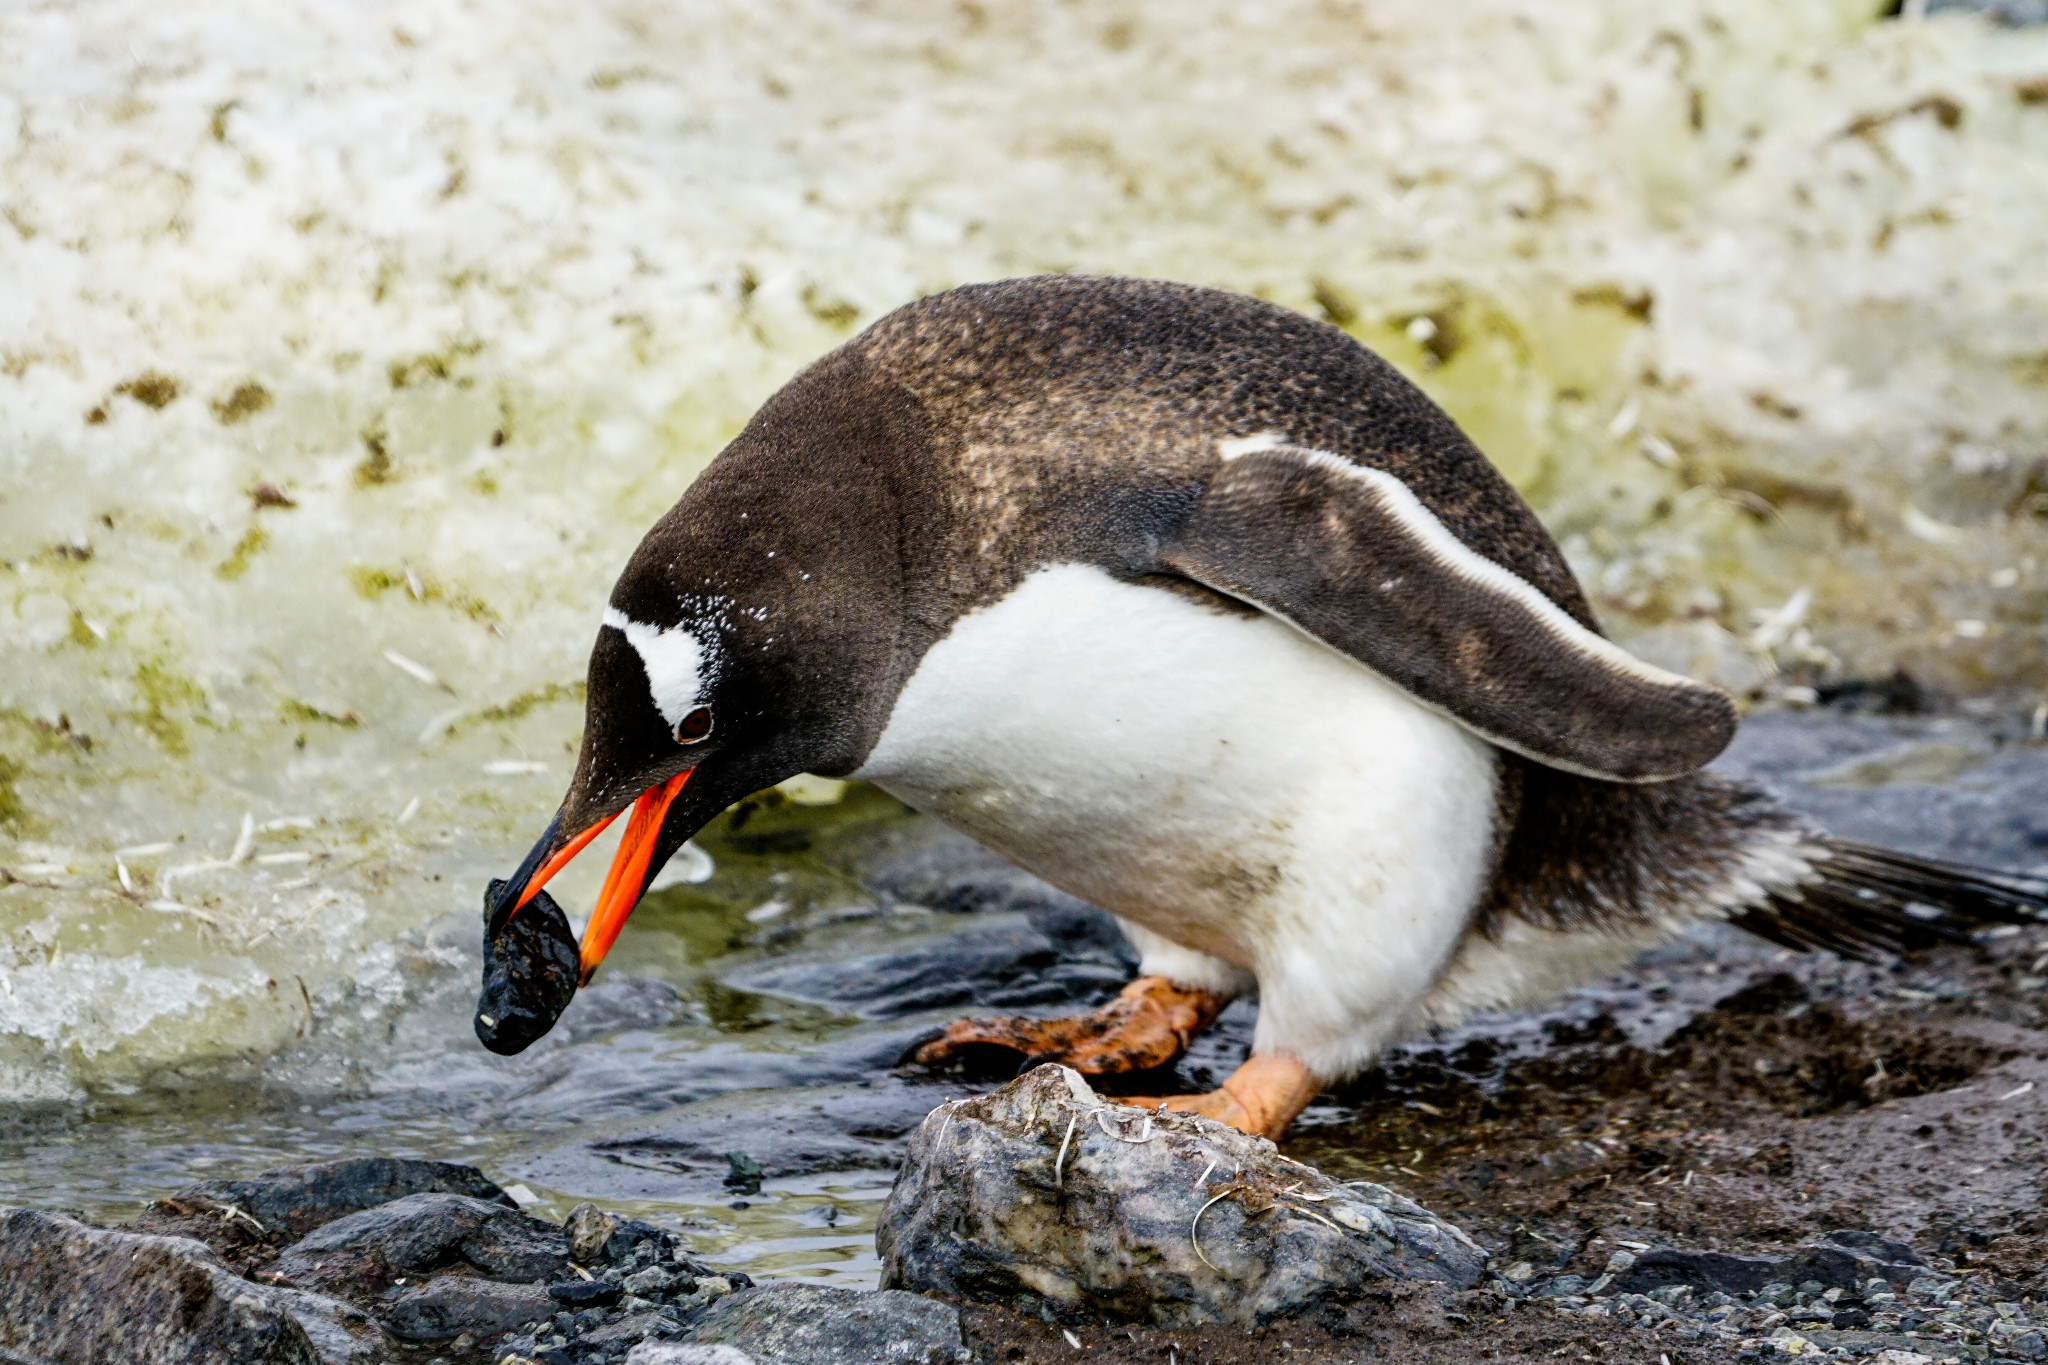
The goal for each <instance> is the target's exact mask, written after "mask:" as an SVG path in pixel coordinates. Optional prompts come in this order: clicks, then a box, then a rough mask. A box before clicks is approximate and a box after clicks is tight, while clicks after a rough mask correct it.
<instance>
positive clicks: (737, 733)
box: [487, 367, 916, 981]
mask: <svg viewBox="0 0 2048 1365" xmlns="http://www.w3.org/2000/svg"><path fill="white" fill-rule="evenodd" d="M821 368H822V367H821ZM837 387H838V389H839V390H845V389H846V388H847V387H848V386H847V385H845V384H844V383H841V384H840V385H839V386H837ZM854 392H855V395H856V396H858V390H857V389H855V390H854ZM820 407H821V405H820V404H818V403H816V402H812V403H810V404H808V405H795V406H794V410H792V405H791V404H789V403H788V402H787V401H786V400H781V399H779V400H777V401H775V402H771V403H770V404H769V406H768V407H767V408H764V409H763V410H762V412H761V414H760V415H758V416H757V417H756V418H755V420H754V422H753V423H752V424H750V425H749V427H748V429H747V431H745V432H743V433H742V434H741V436H740V437H739V438H738V439H737V440H736V441H735V442H734V443H733V445H732V446H731V447H730V448H728V450H727V451H726V452H725V454H724V455H722V456H721V457H720V458H719V459H718V460H717V461H716V462H714V463H713V465H712V466H711V468H710V469H708V470H706V471H705V473H704V474H703V475H702V476H701V477H699V479H698V480H697V482H696V483H694V484H693V485H691V487H690V489H689V490H688V492H687V493H686V494H685V495H684V497H683V499H682V501H681V502H679V503H677V504H676V506H675V507H674V508H673V509H671V510H670V511H669V513H668V514H667V515H666V516H664V517H663V518H662V519H661V520H660V521H659V522H657V523H655V525H654V527H653V528H652V529H651V530H649V531H648V533H647V536H646V538H645V539H643V540H642V541H641V543H640V546H639V548H638V549H637V550H636V551H635V552H634V554H633V557H632V559H631V560H630V561H629V562H628V563H627V565H626V568H625V572H624V573H623V574H622V575H621V576H620V578H619V581H618V583H617V585H616V586H615V587H614V588H613V589H612V594H611V599H610V601H609V603H608V604H607V605H606V607H605V609H604V614H603V619H602V624H601V625H600V626H599V628H598V633H597V641H596V643H595V645H594V646H593V647H592V649H591V653H590V673H589V689H588V694H587V698H586V702H585V715H584V729H583V745H582V749H581V751H580V753H579V755H578V757H577V761H576V772H575V775H574V776H573V777H572V778H571V779H570V782H569V790H568V792H567V794H566V795H565V796H564V797H563V800H562V805H561V808H560V809H559V810H558V811H556V813H555V816H554V819H553V820H551V821H550V822H549V824H548V827H547V829H546V830H545V831H544V832H543V833H542V835H541V837H540V839H539V841H538V842H536V843H535V844H534V846H533V849H532V851H531V852H530V853H528V854H527V856H526V860H525V861H524V862H523V863H522V864H521V865H520V867H519V869H518V870H517V871H516V872H514V873H513V874H512V876H511V877H510V878H508V879H507V880H506V882H505V885H504V889H503V890H502V891H501V893H500V894H499V895H498V897H497V899H496V900H495V901H494V902H493V903H492V905H491V908H490V910H489V913H488V915H487V932H489V933H490V934H494V935H495V934H496V933H497V932H498V931H499V929H500V928H502V927H503V926H504V925H505V923H506V919H507V917H509V916H510V915H512V914H514V913H516V912H517V911H518V909H519V908H520V907H521V906H523V905H525V904H526V903H527V902H528V901H530V900H532V899H533V897H534V895H535V894H536V893H538V892H539V890H540V889H541V887H542V886H544V885H545V884H546V883H547V881H548V879H549V878H551V877H553V876H554V875H555V873H557V872H559V871H560V870H561V869H562V868H563V867H565V866H567V865H568V863H569V862H570V860H571V859H573V858H574V857H575V856H576V855H577V854H578V853H579V852H581V851H582V849H583V847H584V846H585V845H586V844H588V843H589V842H590V841H591V840H592V839H594V838H596V837H597V835H598V834H599V833H600V832H601V831H602V830H604V829H605V827H606V826H608V825H610V824H611V823H612V822H613V821H614V820H616V819H617V818H618V817H619V816H620V815H621V814H623V813H625V812H627V811H628V810H630V811H631V815H630V817H629V819H628V820H627V824H626V833H625V837H624V838H623V839H622V840H621V841H620V843H619V848H618V852H617V853H616V855H614V857H613V860H612V866H611V871H610V873H609V875H608V876H607V877H606V878H605V883H604V889H603V890H602V891H600V892H599V893H598V899H597V904H596V906H595V907H594V908H593V909H592V911H591V916H590V920H589V923H588V925H587V927H586V928H585V930H584V933H583V941H582V948H581V972H582V979H583V980H584V981H588V980H589V979H590V975H591V973H592V972H594V971H596V970H597V966H598V964H599V963H600V962H602V961H603V960H604V956H605V953H606V952H607V951H609V950H610V948H611V946H612V943H613V941H614V940H616V939H617V937H618V935H619V931H620V929H621V928H622V927H624V925H625V922H626V917H627V916H628V915H630V914H631V913H632V911H633V907H634V906H636V905H637V904H638V903H639V901H640V897H641V895H642V894H643V893H644V892H645V890H646V888H647V884H648V883H649V882H650V881H651V880H653V878H654V875H655V874H656V873H657V872H659V871H660V870H661V867H662V865H663V864H664V863H666V862H667V861H668V859H669V857H670V856H671V855H672V854H674V853H675V851H676V850H677V849H679V848H681V847H682V845H683V843H684V841H685V840H687V839H688V838H689V837H690V836H691V835H693V834H695V833H696V832H697V831H698V830H699V829H701V828H703V826H704V825H705V824H706V823H707V822H708V821H710V820H711V819H712V817H714V816H716V815H717V814H718V813H719V812H720V811H722V810H724V809H725V808H726V807H727V806H729V805H731V804H732V803H733V802H735V801H738V800H740V799H741V798H743V797H745V796H747V795H749V794H751V793H753V792H757V791H760V790H761V789H763V788H765V787H770V786H773V785H774V784H775V783H777V782H780V781H782V780H784V779H785V778H789V777H792V776H794V775H796V774H797V773H802V772H813V773H820V774H826V775H834V776H840V775H844V774H846V773H849V772H851V771H853V770H854V769H855V768H857V767H858V766H859V765H860V761H861V760H862V758H864V757H865V756H866V753H867V751H868V750H869V749H870V748H871V747H872V746H873V744H874V741H875V738H876V737H877V736H878V735H879V734H880V732H881V728H882V726H883V725H884V724H885V723H886V719H887V714H886V712H887V707H888V704H889V702H890V700H891V699H893V696H894V690H895V687H896V685H897V679H898V677H899V675H900V674H901V673H902V671H903V670H902V668H901V667H900V661H899V658H898V656H899V653H900V648H899V644H900V641H899V637H900V636H901V635H902V631H901V629H900V627H901V621H902V613H903V604H902V583H903V570H902V563H901V549H900V546H901V540H902V537H901V536H900V535H899V533H898V527H897V525H896V521H897V514H898V509H897V505H896V502H895V500H894V499H893V498H892V497H891V496H890V495H889V488H888V484H887V481H886V480H884V479H880V478H878V477H877V476H876V473H875V464H874V462H875V460H876V458H877V457H878V455H883V454H887V453H889V452H894V451H900V450H902V449H903V448H904V447H905V445H906V442H914V440H915V439H916V438H915V434H914V433H910V434H908V435H906V433H904V432H903V430H902V429H901V425H900V424H899V423H896V422H894V421H893V420H892V419H891V413H890V408H889V405H888V404H887V403H884V402H874V401H870V402H865V403H860V404H847V403H835V404H833V405H832V406H831V407H828V408H825V409H824V410H823V411H820V410H819V409H820Z"/></svg>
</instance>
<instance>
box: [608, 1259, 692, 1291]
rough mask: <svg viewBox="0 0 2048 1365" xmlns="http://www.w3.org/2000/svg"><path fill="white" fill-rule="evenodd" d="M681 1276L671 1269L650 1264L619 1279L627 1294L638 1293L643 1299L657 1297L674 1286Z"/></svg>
mask: <svg viewBox="0 0 2048 1365" xmlns="http://www.w3.org/2000/svg"><path fill="white" fill-rule="evenodd" d="M682 1278H683V1277H682V1276H680V1275H678V1274H677V1273H676V1272H675V1271H673V1270H668V1269H665V1268H663V1267H661V1266H658V1265H651V1266H649V1267H647V1269H645V1270H636V1271H634V1272H633V1273H632V1274H630V1275H628V1276H627V1277H626V1278H625V1279H623V1280H621V1281H619V1284H620V1285H621V1287H623V1288H624V1289H625V1291H626V1292H627V1293H628V1294H638V1295H639V1296H640V1297H641V1298H643V1299H658V1298H660V1297H661V1296H662V1295H664V1294H666V1293H668V1292H669V1291H670V1290H671V1289H674V1288H675V1287H676V1282H677V1281H678V1280H680V1279H682Z"/></svg>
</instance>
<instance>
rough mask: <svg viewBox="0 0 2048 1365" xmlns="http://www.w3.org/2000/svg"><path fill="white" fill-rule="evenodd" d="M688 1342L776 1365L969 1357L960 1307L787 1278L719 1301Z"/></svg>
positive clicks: (888, 1364) (941, 1361)
mask: <svg viewBox="0 0 2048 1365" xmlns="http://www.w3.org/2000/svg"><path fill="white" fill-rule="evenodd" d="M688 1340H689V1341H690V1342H691V1343H694V1344H696V1345H699V1346H729V1347H733V1348H735V1349H737V1350H739V1351H742V1352H744V1353H746V1354H747V1355H749V1356H752V1357H754V1358H755V1359H757V1360H764V1361H773V1362H775V1365H953V1362H955V1361H964V1360H969V1359H971V1358H972V1352H970V1351H969V1350H968V1349H967V1344H966V1341H965V1340H964V1339H963V1337H962V1335H961V1331H960V1313H959V1310H957V1309H955V1308H953V1307H952V1306H951V1305H949V1304H943V1303H935V1302H933V1301H932V1300H930V1299H925V1298H919V1297H918V1296H917V1295H915V1294H903V1293H898V1292H895V1291H891V1290H883V1291H881V1292H879V1293H863V1292H860V1291H858V1290H853V1289H835V1288H832V1287H831V1286H829V1285H818V1284H800V1283H796V1282H794V1281H789V1280H785V1281H783V1282H781V1283H779V1284H764V1285H761V1286H759V1287H757V1288H754V1289H743V1290H741V1291H740V1292H739V1293H737V1294H731V1295H728V1296H726V1297H725V1298H723V1299H720V1300H719V1301H718V1302H717V1303H716V1304H714V1305H712V1306H711V1307H710V1308H709V1309H707V1310H706V1311H705V1313H704V1315H703V1316H702V1317H701V1318H699V1319H698V1320H697V1322H696V1323H695V1324H694V1325H693V1326H692V1327H691V1329H690V1332H689V1336H688ZM657 1358H658V1357H657Z"/></svg>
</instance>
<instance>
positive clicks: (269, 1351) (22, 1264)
mask: <svg viewBox="0 0 2048 1365" xmlns="http://www.w3.org/2000/svg"><path fill="white" fill-rule="evenodd" d="M384 1345H385V1339H384V1335H383V1333H382V1331H381V1330H380V1329H379V1328H378V1327H377V1325H376V1324H375V1323H374V1322H371V1321H370V1320H369V1319H368V1318H367V1317H365V1316H364V1315H363V1314H361V1313H359V1312H357V1311H355V1310H354V1309H352V1308H349V1307H348V1306H346V1305H344V1304H340V1303H336V1302H335V1301H333V1300H332V1299H325V1298H321V1297H320V1296H318V1295H314V1294H306V1293H300V1292H297V1291H294V1290H289V1289H279V1288H273V1287H271V1286H268V1285H259V1284H254V1283H252V1282H250V1281H248V1280H244V1279H242V1278H241V1277H239V1276H237V1275H235V1274H233V1273H232V1272H230V1271H229V1270H228V1269H227V1268H226V1267H225V1266H223V1265H222V1264H221V1263H220V1260H219V1258H217V1257H216V1256H215V1255H214V1253H213V1252H212V1251H211V1250H210V1249H209V1248H208V1247H206V1246H205V1245H204V1244H203V1243H200V1242H195V1241H192V1240H191V1239H189V1238H184V1237H160V1236H153V1235H150V1234H146V1233H134V1232H120V1231H115V1230H112V1229H107V1228H96V1227H92V1226H90V1225H89V1224H85V1223H80V1222H76V1221H74V1220H73V1219H70V1218H66V1217H63V1216H61V1215H59V1214H50V1213H39V1212H36V1211H34V1210H30V1209H0V1347H7V1348H10V1349H18V1350H20V1351H22V1352H25V1353H26V1356H27V1358H28V1359H31V1360H53V1361H120V1362H123V1365H192V1362H197V1361H214V1360H219V1361H233V1362H235V1365H366V1362H368V1361H371V1360H375V1359H381V1358H382V1348H383V1347H384Z"/></svg>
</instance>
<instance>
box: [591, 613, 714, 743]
mask: <svg viewBox="0 0 2048 1365" xmlns="http://www.w3.org/2000/svg"><path fill="white" fill-rule="evenodd" d="M604 623H605V624H606V625H608V626H610V627H611V628H612V629H614V630H616V631H618V632H620V633H621V634H623V635H624V636H625V637H626V643H627V644H629V645H631V646H633V649H634V652H635V653H637V654H639V656H640V663H641V666H642V667H643V668H645V669H646V670H647V690H648V692H649V693H650V694H651V695H652V696H653V698H654V709H655V710H657V711H659V712H661V718H662V719H663V720H665V721H667V722H668V723H669V724H670V725H675V724H677V723H678V722H679V721H681V720H682V718H683V717H684V716H686V715H688V714H689V713H690V710H691V708H692V707H694V706H696V705H697V704H698V703H699V702H700V701H702V700H703V692H704V683H705V681H706V677H707V675H708V673H709V669H708V668H707V667H706V665H707V664H708V663H709V662H710V657H709V651H708V650H706V649H705V647H704V643H703V642H702V641H701V640H699V639H698V638H697V637H696V636H695V635H692V634H691V633H690V632H689V631H688V630H686V629H685V628H683V627H682V626H667V627H663V626H650V625H646V624H644V623H643V622H640V621H635V620H633V619H632V618H631V617H629V616H627V615H626V613H624V612H622V611H620V610H619V609H618V608H617V607H610V606H608V607H606V608H605V609H604Z"/></svg>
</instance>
